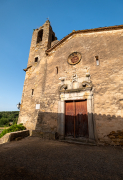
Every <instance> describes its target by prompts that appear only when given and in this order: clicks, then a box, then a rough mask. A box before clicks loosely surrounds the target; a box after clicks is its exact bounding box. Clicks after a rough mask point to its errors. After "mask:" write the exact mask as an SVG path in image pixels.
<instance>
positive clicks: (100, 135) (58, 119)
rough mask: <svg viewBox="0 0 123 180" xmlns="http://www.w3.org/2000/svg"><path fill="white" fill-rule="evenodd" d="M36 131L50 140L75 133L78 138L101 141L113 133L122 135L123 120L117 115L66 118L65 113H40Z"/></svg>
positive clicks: (89, 115)
mask: <svg viewBox="0 0 123 180" xmlns="http://www.w3.org/2000/svg"><path fill="white" fill-rule="evenodd" d="M86 119H87V120H86ZM35 130H36V131H35V132H36V133H39V134H40V135H41V136H42V137H44V136H45V135H46V138H49V139H58V138H61V137H62V138H64V137H65V136H74V133H75V135H76V137H79V136H80V137H81V136H82V137H89V138H90V139H95V140H100V139H106V138H107V137H108V136H107V135H110V134H111V133H112V132H114V134H115V135H116V133H117V132H120V135H121V131H122V130H123V118H122V117H121V116H115V115H112V116H111V115H105V114H103V115H101V114H92V113H88V115H80V114H77V115H76V116H70V115H69V116H65V115H64V114H63V113H51V112H39V113H38V118H37V124H36V128H35ZM122 132H123V131H122ZM49 136H52V137H53V138H52V137H51V138H50V137H49ZM44 138H45V137H44ZM115 138H119V137H118V136H117V137H115ZM120 138H121V137H120ZM122 138H123V133H122Z"/></svg>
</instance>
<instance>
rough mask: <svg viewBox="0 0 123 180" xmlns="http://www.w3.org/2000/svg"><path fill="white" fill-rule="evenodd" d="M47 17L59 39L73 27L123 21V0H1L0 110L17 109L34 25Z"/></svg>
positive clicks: (101, 25)
mask: <svg viewBox="0 0 123 180" xmlns="http://www.w3.org/2000/svg"><path fill="white" fill-rule="evenodd" d="M48 17H49V20H50V22H51V26H52V28H53V31H54V32H55V34H56V36H57V38H58V39H59V40H60V39H62V38H63V37H64V36H66V35H67V34H69V33H71V32H72V30H82V29H91V28H98V27H104V26H113V25H121V24H123V0H86V1H85V0H0V111H16V110H17V108H16V104H17V103H18V102H21V96H22V90H23V84H24V79H25V72H24V71H23V69H24V68H26V67H27V62H28V56H29V49H30V43H31V38H32V33H33V29H36V28H38V27H40V26H42V25H43V24H44V23H45V21H46V20H47V18H48Z"/></svg>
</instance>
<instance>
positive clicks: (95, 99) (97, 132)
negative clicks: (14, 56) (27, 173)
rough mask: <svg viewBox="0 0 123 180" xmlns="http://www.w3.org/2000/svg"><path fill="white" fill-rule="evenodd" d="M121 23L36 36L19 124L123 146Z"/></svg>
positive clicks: (36, 131)
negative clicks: (68, 32)
mask: <svg viewBox="0 0 123 180" xmlns="http://www.w3.org/2000/svg"><path fill="white" fill-rule="evenodd" d="M122 65H123V25H120V26H112V27H104V28H96V29H88V30H80V31H72V33H70V34H68V35H67V36H65V37H64V38H63V39H61V40H60V41H58V40H57V38H56V36H55V33H54V32H53V30H52V27H51V25H50V22H49V21H46V22H45V24H44V25H43V26H41V27H40V28H39V29H35V30H34V32H33V35H32V41H31V47H30V53H29V59H28V64H27V68H26V69H24V71H25V72H26V77H25V82H24V87H23V94H22V100H21V108H20V114H19V119H18V123H23V124H24V125H25V126H26V127H27V129H30V130H32V131H31V132H32V135H40V136H42V137H47V138H50V139H52V138H55V137H57V138H59V139H64V138H65V137H74V138H80V137H83V138H88V139H92V140H96V141H103V142H107V143H115V144H122V143H123V66H122Z"/></svg>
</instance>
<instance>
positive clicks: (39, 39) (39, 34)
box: [37, 29, 43, 43]
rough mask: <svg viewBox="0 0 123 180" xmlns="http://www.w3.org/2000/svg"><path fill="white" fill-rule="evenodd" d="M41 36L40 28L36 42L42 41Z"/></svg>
mask: <svg viewBox="0 0 123 180" xmlns="http://www.w3.org/2000/svg"><path fill="white" fill-rule="evenodd" d="M42 37H43V29H41V30H40V31H39V32H38V37H37V43H39V42H41V41H42Z"/></svg>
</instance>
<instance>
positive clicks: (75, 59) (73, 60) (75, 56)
mask: <svg viewBox="0 0 123 180" xmlns="http://www.w3.org/2000/svg"><path fill="white" fill-rule="evenodd" d="M81 58H82V56H81V54H80V53H78V52H73V53H72V54H70V55H69V56H68V60H67V62H68V63H69V64H72V65H74V64H77V63H79V62H80V60H81Z"/></svg>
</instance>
